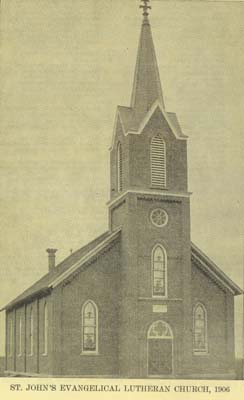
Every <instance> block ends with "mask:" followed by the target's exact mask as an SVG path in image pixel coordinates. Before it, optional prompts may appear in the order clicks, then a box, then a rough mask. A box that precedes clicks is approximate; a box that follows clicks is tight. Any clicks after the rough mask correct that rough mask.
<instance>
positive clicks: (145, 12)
mask: <svg viewBox="0 0 244 400" xmlns="http://www.w3.org/2000/svg"><path fill="white" fill-rule="evenodd" d="M149 1H150V0H141V2H142V3H143V4H142V5H140V7H139V8H142V9H143V13H142V15H143V16H144V18H147V17H148V15H149V13H148V10H150V9H151V8H152V7H151V6H149V5H148V3H149Z"/></svg>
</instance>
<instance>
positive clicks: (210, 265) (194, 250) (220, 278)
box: [191, 243, 243, 296]
mask: <svg viewBox="0 0 244 400" xmlns="http://www.w3.org/2000/svg"><path fill="white" fill-rule="evenodd" d="M191 254H192V259H193V260H194V261H195V262H196V265H197V267H199V268H200V269H201V270H202V271H203V272H204V273H205V274H206V275H208V276H209V277H210V278H211V279H212V280H213V281H215V282H216V283H217V284H219V285H220V286H221V287H223V288H225V289H228V290H230V291H231V292H232V294H234V295H235V296H236V295H239V294H243V290H242V289H241V288H240V287H239V286H238V285H236V284H235V283H234V282H233V281H232V280H231V279H230V278H229V277H228V276H227V275H226V274H225V273H224V272H223V271H222V270H221V269H220V268H219V267H218V266H217V265H216V264H215V263H214V262H213V261H212V260H211V259H210V258H209V257H208V256H207V255H206V254H205V253H203V251H202V250H200V249H199V248H198V247H197V246H196V245H195V244H194V243H192V244H191Z"/></svg>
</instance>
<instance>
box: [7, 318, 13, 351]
mask: <svg viewBox="0 0 244 400" xmlns="http://www.w3.org/2000/svg"><path fill="white" fill-rule="evenodd" d="M8 338H9V343H8V354H9V356H12V353H13V320H12V318H10V319H9V333H8Z"/></svg>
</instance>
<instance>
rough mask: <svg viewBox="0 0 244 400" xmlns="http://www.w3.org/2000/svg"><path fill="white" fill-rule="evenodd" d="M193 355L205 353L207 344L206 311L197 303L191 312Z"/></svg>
mask: <svg viewBox="0 0 244 400" xmlns="http://www.w3.org/2000/svg"><path fill="white" fill-rule="evenodd" d="M193 325H194V326H193V330H194V344H193V349H194V353H196V354H199V353H200V354H201V353H206V352H207V350H208V344H207V311H206V308H205V307H204V305H203V304H200V303H198V304H197V305H196V306H195V308H194V311H193Z"/></svg>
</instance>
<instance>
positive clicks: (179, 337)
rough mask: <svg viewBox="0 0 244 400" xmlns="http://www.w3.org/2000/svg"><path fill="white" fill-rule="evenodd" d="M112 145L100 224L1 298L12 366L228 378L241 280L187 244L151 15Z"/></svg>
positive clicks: (49, 372) (183, 149)
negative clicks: (104, 226) (89, 237)
mask: <svg viewBox="0 0 244 400" xmlns="http://www.w3.org/2000/svg"><path fill="white" fill-rule="evenodd" d="M141 8H142V12H143V19H142V26H141V34H140V40H139V47H138V54H137V60H136V67H135V75H134V84H133V88H132V97H131V104H130V106H129V107H125V106H118V108H117V112H116V118H115V126H114V132H113V136H112V145H111V149H110V188H111V190H110V200H109V202H108V215H109V220H108V230H107V232H105V233H103V234H102V235H101V236H99V237H97V238H96V239H94V240H93V241H92V242H90V243H89V244H87V245H86V246H84V247H82V248H80V249H78V250H77V251H75V252H73V253H72V254H71V255H69V256H68V257H67V258H66V259H64V260H63V261H62V262H61V263H60V264H58V265H55V252H56V249H48V250H47V252H48V257H49V272H48V273H47V274H46V275H45V276H43V277H42V278H41V279H40V280H39V281H37V282H36V283H35V284H33V285H32V286H31V287H30V288H28V289H27V290H25V291H24V292H23V293H22V294H20V295H19V296H18V297H17V298H15V299H14V300H13V301H11V302H10V303H9V304H7V305H6V306H5V307H4V310H5V312H6V357H5V362H6V365H5V373H6V375H12V376H79V377H101V378H102V377H117V378H150V377H151V378H189V379H190V378H192V379H194V378H198V379H200V378H210V379H214V378H223V379H224V378H225V379H234V378H235V373H234V367H235V346H234V343H235V340H234V296H236V295H240V294H242V290H241V289H240V288H239V287H238V286H237V285H236V284H235V283H234V282H233V281H232V280H231V279H230V278H229V277H228V276H226V274H225V273H224V272H223V271H222V270H221V269H220V268H219V267H218V266H217V265H216V264H215V263H214V262H213V261H212V260H210V259H209V257H208V256H207V255H206V254H204V253H203V252H202V251H201V250H200V249H199V248H198V247H197V246H195V245H194V244H193V243H192V242H191V235H190V193H189V192H188V187H187V137H186V136H185V135H184V133H183V132H182V130H181V127H180V125H179V122H178V120H177V117H176V114H175V113H173V112H168V111H166V109H165V105H164V99H163V93H162V88H161V82H160V77H159V70H158V65H157V60H156V54H155V49H154V44H153V39H152V33H151V27H150V22H149V15H148V13H149V9H150V6H149V0H144V1H142V5H141Z"/></svg>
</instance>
